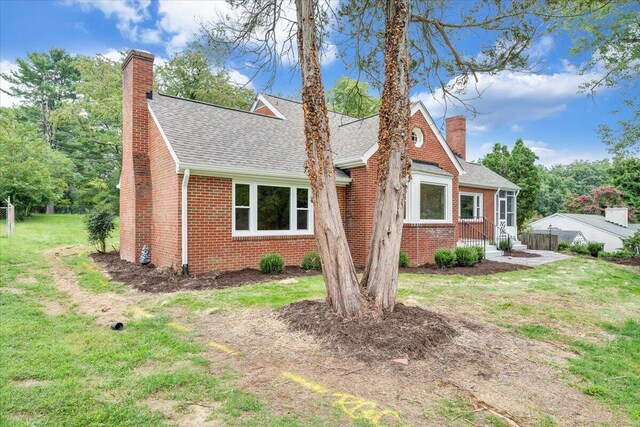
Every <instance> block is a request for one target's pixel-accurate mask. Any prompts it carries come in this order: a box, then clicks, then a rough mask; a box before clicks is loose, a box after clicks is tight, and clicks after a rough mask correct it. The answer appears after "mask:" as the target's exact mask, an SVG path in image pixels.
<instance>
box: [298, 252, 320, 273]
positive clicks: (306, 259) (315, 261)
mask: <svg viewBox="0 0 640 427" xmlns="http://www.w3.org/2000/svg"><path fill="white" fill-rule="evenodd" d="M300 267H302V268H304V269H305V270H320V269H321V268H322V261H321V260H320V254H319V253H318V252H317V251H311V252H307V253H306V254H304V256H303V257H302V262H301V263H300Z"/></svg>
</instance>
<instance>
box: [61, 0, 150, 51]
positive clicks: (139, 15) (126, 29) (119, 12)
mask: <svg viewBox="0 0 640 427" xmlns="http://www.w3.org/2000/svg"><path fill="white" fill-rule="evenodd" d="M64 3H65V4H68V5H78V6H80V8H81V9H82V10H83V11H85V12H90V11H92V10H99V11H100V12H102V14H103V15H104V16H105V17H106V18H107V19H111V18H114V19H115V20H116V21H117V23H116V26H117V27H118V30H120V33H121V34H122V35H123V36H125V37H126V38H128V39H130V40H132V41H141V42H143V43H156V42H158V41H159V38H156V37H154V35H153V30H151V29H145V28H140V25H141V24H142V23H143V21H144V20H145V19H147V18H148V17H149V11H148V8H149V5H150V4H151V0H65V1H64ZM154 40H155V41H154Z"/></svg>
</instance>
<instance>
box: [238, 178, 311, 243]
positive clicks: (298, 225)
mask: <svg viewBox="0 0 640 427" xmlns="http://www.w3.org/2000/svg"><path fill="white" fill-rule="evenodd" d="M232 218H233V221H232V222H233V224H232V227H233V229H232V230H233V233H232V234H233V235H234V236H252V235H256V236H259V235H267V236H268V235H288V234H311V233H312V232H313V225H312V219H313V215H312V205H311V199H310V191H309V189H308V188H306V187H297V186H294V185H280V184H275V185H271V184H262V183H255V182H246V183H245V182H234V183H233V214H232Z"/></svg>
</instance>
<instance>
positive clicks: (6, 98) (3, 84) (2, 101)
mask: <svg viewBox="0 0 640 427" xmlns="http://www.w3.org/2000/svg"><path fill="white" fill-rule="evenodd" d="M17 69H18V64H16V63H15V62H11V61H7V60H2V61H0V73H3V74H8V73H10V72H11V71H15V70H17ZM9 87H10V85H9V82H7V81H6V80H5V79H3V78H2V77H0V89H4V90H7V89H9ZM19 102H20V98H16V97H15V96H11V95H7V94H6V93H4V92H0V107H13V106H14V105H16V104H18V103H19Z"/></svg>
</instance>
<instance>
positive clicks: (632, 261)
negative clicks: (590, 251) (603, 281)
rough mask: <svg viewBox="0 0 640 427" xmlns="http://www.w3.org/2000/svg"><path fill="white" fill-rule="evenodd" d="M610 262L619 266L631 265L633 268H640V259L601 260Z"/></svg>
mask: <svg viewBox="0 0 640 427" xmlns="http://www.w3.org/2000/svg"><path fill="white" fill-rule="evenodd" d="M600 259H603V260H605V261H608V262H612V263H614V264H619V265H630V266H632V267H640V257H635V258H600Z"/></svg>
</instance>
